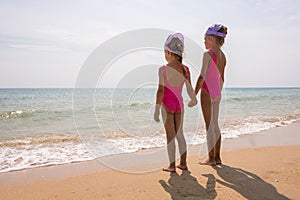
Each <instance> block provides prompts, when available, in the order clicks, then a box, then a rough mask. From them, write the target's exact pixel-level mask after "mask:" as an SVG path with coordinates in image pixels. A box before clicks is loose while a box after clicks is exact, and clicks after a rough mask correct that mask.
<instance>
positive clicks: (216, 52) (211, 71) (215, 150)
mask: <svg viewBox="0 0 300 200" xmlns="http://www.w3.org/2000/svg"><path fill="white" fill-rule="evenodd" d="M226 34H227V27H225V26H223V25H221V24H214V25H212V26H211V27H209V28H208V30H207V31H206V33H205V37H204V44H205V48H206V49H207V50H208V51H206V52H205V53H204V54H203V63H202V69H201V74H200V76H199V78H198V81H197V85H196V88H195V93H196V95H197V94H198V92H199V90H200V89H202V90H201V107H202V112H203V117H204V121H205V126H206V131H207V147H208V152H209V153H208V159H207V160H205V161H203V162H201V163H200V164H204V165H220V164H222V162H221V157H220V149H221V131H220V128H219V123H218V119H219V105H220V101H221V91H222V88H223V83H224V71H225V66H226V57H225V55H224V53H223V52H222V50H221V47H222V46H223V44H224V41H225V37H226Z"/></svg>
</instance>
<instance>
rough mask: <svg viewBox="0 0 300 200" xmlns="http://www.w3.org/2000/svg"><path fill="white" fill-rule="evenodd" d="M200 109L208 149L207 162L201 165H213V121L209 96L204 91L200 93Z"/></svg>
mask: <svg viewBox="0 0 300 200" xmlns="http://www.w3.org/2000/svg"><path fill="white" fill-rule="evenodd" d="M201 108H202V112H203V118H204V121H205V127H206V138H207V149H208V160H206V161H204V162H202V163H201V164H209V165H215V157H214V145H215V139H214V133H213V132H214V130H213V129H214V128H213V127H214V126H213V120H211V119H212V103H211V98H210V95H209V94H208V92H207V91H205V90H202V91H201Z"/></svg>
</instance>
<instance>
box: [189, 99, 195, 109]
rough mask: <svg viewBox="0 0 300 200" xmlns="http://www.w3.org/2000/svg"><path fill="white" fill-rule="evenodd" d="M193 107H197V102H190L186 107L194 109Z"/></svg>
mask: <svg viewBox="0 0 300 200" xmlns="http://www.w3.org/2000/svg"><path fill="white" fill-rule="evenodd" d="M195 105H197V100H194V101H193V100H191V101H190V102H189V103H188V107H190V108H191V107H194V106H195Z"/></svg>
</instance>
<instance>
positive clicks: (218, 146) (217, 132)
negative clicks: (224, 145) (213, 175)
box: [212, 101, 222, 164]
mask: <svg viewBox="0 0 300 200" xmlns="http://www.w3.org/2000/svg"><path fill="white" fill-rule="evenodd" d="M212 106H213V117H212V118H213V121H214V131H215V137H216V144H215V148H214V157H215V159H216V164H222V162H221V157H220V150H221V130H220V127H219V108H220V101H216V102H213V104H212Z"/></svg>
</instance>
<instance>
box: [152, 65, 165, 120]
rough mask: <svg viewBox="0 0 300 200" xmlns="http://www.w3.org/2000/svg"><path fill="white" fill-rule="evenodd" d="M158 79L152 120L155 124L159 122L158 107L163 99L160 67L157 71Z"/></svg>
mask: <svg viewBox="0 0 300 200" xmlns="http://www.w3.org/2000/svg"><path fill="white" fill-rule="evenodd" d="M158 78H159V84H158V88H157V92H156V105H155V111H154V117H153V118H154V120H155V121H156V122H159V121H160V120H159V114H160V107H161V102H162V99H163V97H164V85H163V84H164V83H163V82H164V77H163V68H162V67H160V68H159V70H158Z"/></svg>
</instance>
